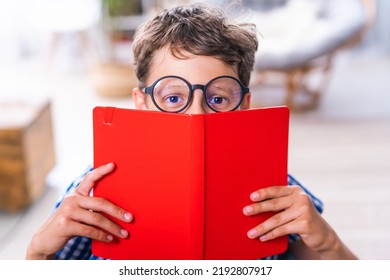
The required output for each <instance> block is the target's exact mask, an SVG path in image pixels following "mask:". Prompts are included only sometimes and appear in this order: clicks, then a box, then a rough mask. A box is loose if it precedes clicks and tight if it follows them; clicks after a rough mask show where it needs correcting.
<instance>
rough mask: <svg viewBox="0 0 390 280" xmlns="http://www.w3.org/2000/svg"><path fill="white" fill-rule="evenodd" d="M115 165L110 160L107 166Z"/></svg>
mask: <svg viewBox="0 0 390 280" xmlns="http://www.w3.org/2000/svg"><path fill="white" fill-rule="evenodd" d="M113 166H114V164H113V163H112V162H109V163H107V164H106V167H113Z"/></svg>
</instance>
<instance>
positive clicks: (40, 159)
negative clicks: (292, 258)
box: [0, 0, 390, 259]
mask: <svg viewBox="0 0 390 280" xmlns="http://www.w3.org/2000/svg"><path fill="white" fill-rule="evenodd" d="M192 2H194V1H189V0H187V1H186V0H183V1H163V0H122V1H121V0H107V1H104V0H101V1H100V0H77V1H76V0H67V1H64V0H29V1H28V0H14V1H5V0H0V208H1V210H0V259H23V258H24V256H25V250H26V247H27V245H28V243H29V241H30V239H31V237H32V235H33V233H34V232H35V231H36V230H37V229H38V228H39V226H40V225H41V224H42V223H43V222H44V221H45V219H47V217H48V216H49V215H50V213H51V211H52V209H53V207H54V204H55V202H56V201H57V199H58V198H59V197H60V195H61V194H62V193H63V192H64V190H65V189H66V188H67V186H68V185H69V183H70V182H71V181H72V180H73V179H74V178H76V177H78V176H79V175H81V174H82V173H83V171H84V170H85V169H86V168H87V167H88V165H90V164H92V160H93V154H92V149H93V146H92V109H93V107H95V106H98V105H99V106H116V107H125V108H134V107H133V102H132V98H131V91H132V88H133V87H134V86H136V84H137V82H136V79H135V77H134V72H133V69H132V66H131V63H132V53H131V42H132V36H133V34H134V30H135V28H136V27H137V26H138V25H139V24H141V23H142V22H144V21H145V20H147V19H149V18H151V17H153V16H154V15H155V14H156V13H158V12H159V11H161V9H163V8H166V7H171V6H174V5H177V4H189V3H192ZM197 2H198V1H197ZM207 2H208V3H212V4H216V5H219V6H221V7H224V9H225V10H226V11H227V13H229V14H230V15H231V16H232V17H234V18H235V19H236V20H238V21H251V22H254V23H256V25H257V28H258V30H259V39H260V46H259V51H258V54H257V57H256V63H255V69H254V73H253V78H252V80H251V85H250V88H251V91H252V106H253V107H266V106H278V105H288V106H289V107H290V109H291V128H290V147H289V170H290V172H291V173H292V174H293V175H295V177H297V178H298V180H300V181H301V183H302V184H303V185H305V186H306V187H308V188H309V189H310V190H311V191H312V192H313V193H314V194H316V195H317V196H318V197H320V198H321V199H322V200H323V201H324V203H325V211H324V216H325V218H326V219H327V221H328V222H329V223H330V224H331V225H332V226H333V227H334V228H335V230H336V231H337V232H338V234H339V235H340V236H341V238H342V239H343V240H344V241H345V243H346V244H347V245H348V246H349V247H350V248H351V249H352V250H353V251H354V252H355V253H356V254H357V255H358V257H360V258H362V259H390V219H389V218H388V217H389V214H390V211H389V210H388V209H389V207H388V206H389V205H390V90H389V89H390V79H389V77H390V2H389V1H386V0H376V1H375V0H343V1H335V0H258V1H254V0H253V1H250V0H246V1H245V0H243V1H234V2H232V1H222V0H221V1H207Z"/></svg>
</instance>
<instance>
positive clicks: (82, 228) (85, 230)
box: [74, 223, 114, 242]
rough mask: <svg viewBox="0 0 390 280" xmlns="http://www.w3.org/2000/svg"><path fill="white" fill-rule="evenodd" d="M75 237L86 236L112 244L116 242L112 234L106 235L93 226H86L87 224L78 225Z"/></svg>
mask: <svg viewBox="0 0 390 280" xmlns="http://www.w3.org/2000/svg"><path fill="white" fill-rule="evenodd" d="M74 233H75V236H85V237H88V238H91V239H95V240H99V241H103V242H111V241H112V240H114V237H113V235H112V234H110V233H106V232H104V231H103V230H100V229H97V228H95V227H93V226H89V225H85V224H80V223H77V224H76V228H75V229H74Z"/></svg>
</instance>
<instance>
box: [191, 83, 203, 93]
mask: <svg viewBox="0 0 390 280" xmlns="http://www.w3.org/2000/svg"><path fill="white" fill-rule="evenodd" d="M204 88H205V85H201V84H195V85H191V89H192V91H195V90H196V89H200V90H201V91H202V92H203V91H204Z"/></svg>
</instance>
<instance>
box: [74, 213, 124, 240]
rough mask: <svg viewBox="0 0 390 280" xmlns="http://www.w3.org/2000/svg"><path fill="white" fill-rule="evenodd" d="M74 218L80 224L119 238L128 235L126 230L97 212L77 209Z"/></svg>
mask: <svg viewBox="0 0 390 280" xmlns="http://www.w3.org/2000/svg"><path fill="white" fill-rule="evenodd" d="M74 219H75V220H76V221H79V222H81V224H84V225H89V226H92V227H95V228H97V229H98V230H103V231H105V232H107V233H108V234H111V235H115V236H117V237H120V238H126V237H127V236H128V235H129V233H128V231H127V230H125V229H124V228H122V227H120V226H119V225H118V224H116V223H114V222H113V221H111V220H110V219H108V218H107V217H105V216H104V215H102V214H100V213H98V212H92V211H88V210H84V211H79V212H77V213H75V214H74Z"/></svg>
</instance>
